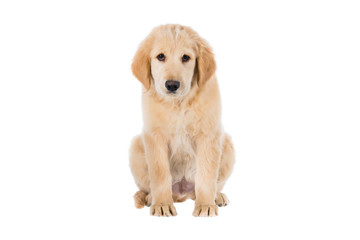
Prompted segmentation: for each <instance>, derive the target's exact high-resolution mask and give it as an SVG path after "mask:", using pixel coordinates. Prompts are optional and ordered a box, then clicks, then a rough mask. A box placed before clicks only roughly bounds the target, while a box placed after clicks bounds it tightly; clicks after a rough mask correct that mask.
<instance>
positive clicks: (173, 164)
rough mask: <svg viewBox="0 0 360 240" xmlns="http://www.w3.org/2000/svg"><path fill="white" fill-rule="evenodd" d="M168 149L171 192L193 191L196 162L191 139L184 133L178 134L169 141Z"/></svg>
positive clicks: (179, 193) (180, 193)
mask: <svg viewBox="0 0 360 240" xmlns="http://www.w3.org/2000/svg"><path fill="white" fill-rule="evenodd" d="M169 150H170V171H171V176H172V182H173V193H176V194H178V195H182V194H186V193H188V192H191V191H193V190H194V186H195V184H194V183H195V173H196V162H195V152H194V146H193V144H192V142H191V139H190V138H189V137H187V135H186V134H184V135H181V134H178V135H177V136H176V137H175V138H173V139H172V141H170V144H169Z"/></svg>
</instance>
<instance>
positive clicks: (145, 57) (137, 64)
mask: <svg viewBox="0 0 360 240" xmlns="http://www.w3.org/2000/svg"><path fill="white" fill-rule="evenodd" d="M149 53H150V40H149V39H145V40H144V41H143V42H142V43H141V44H140V46H139V49H138V50H137V52H136V54H135V57H134V59H133V62H132V65H131V69H132V72H133V74H134V76H135V77H136V78H137V79H138V80H139V81H140V82H141V83H142V84H143V85H144V87H145V89H149V88H150V77H151V73H150V56H149Z"/></svg>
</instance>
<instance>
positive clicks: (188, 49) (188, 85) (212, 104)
mask: <svg viewBox="0 0 360 240" xmlns="http://www.w3.org/2000/svg"><path fill="white" fill-rule="evenodd" d="M215 69H216V64H215V60H214V55H213V53H212V50H211V48H210V46H209V45H208V43H207V42H206V41H205V40H204V39H202V38H201V37H200V36H199V35H198V34H197V33H196V32H195V31H193V30H192V29H191V28H189V27H184V26H181V25H163V26H159V27H156V28H155V29H153V31H152V32H151V33H150V34H149V36H148V37H147V38H146V39H145V40H144V41H143V42H142V43H141V44H140V47H139V49H138V51H137V52H136V54H135V57H134V59H133V63H132V71H133V74H134V75H135V77H136V78H137V79H138V80H139V81H140V82H141V83H142V84H143V94H142V107H143V121H144V127H143V132H142V134H141V135H140V136H136V137H135V138H134V140H133V142H132V144H131V148H130V168H131V171H132V174H133V175H134V178H135V182H136V184H137V186H138V187H139V189H140V191H138V192H137V193H136V194H135V196H134V198H135V206H136V207H137V208H142V207H144V206H145V205H147V206H151V208H150V214H151V215H155V216H175V215H176V210H175V207H174V204H173V203H174V202H182V201H185V200H186V199H188V198H191V199H193V200H195V209H194V211H193V215H194V216H204V217H208V216H215V215H217V214H218V207H217V206H226V205H227V204H228V199H227V197H226V196H225V194H223V193H221V190H222V188H223V186H224V184H225V182H226V180H227V179H228V177H229V176H230V173H231V171H232V168H233V165H234V148H233V145H232V142H231V140H230V137H229V135H227V134H225V133H224V132H223V128H222V125H221V118H220V113H221V107H220V95H219V89H218V83H217V80H216V77H215Z"/></svg>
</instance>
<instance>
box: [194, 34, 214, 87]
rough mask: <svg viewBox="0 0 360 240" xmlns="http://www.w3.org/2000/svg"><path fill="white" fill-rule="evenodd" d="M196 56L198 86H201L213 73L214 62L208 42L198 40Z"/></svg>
mask: <svg viewBox="0 0 360 240" xmlns="http://www.w3.org/2000/svg"><path fill="white" fill-rule="evenodd" d="M198 51H199V53H198V57H197V59H196V61H197V62H196V64H197V71H198V86H199V87H201V86H203V85H204V84H205V83H206V81H207V80H209V79H210V78H211V77H212V76H213V75H214V73H215V70H216V63H215V58H214V54H213V52H212V49H211V47H210V46H209V44H208V43H207V42H206V41H205V40H204V39H200V40H199V41H198Z"/></svg>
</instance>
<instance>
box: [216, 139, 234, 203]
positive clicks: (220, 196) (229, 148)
mask: <svg viewBox="0 0 360 240" xmlns="http://www.w3.org/2000/svg"><path fill="white" fill-rule="evenodd" d="M234 163H235V150H234V146H233V144H232V141H231V138H230V136H229V135H227V134H225V139H224V143H223V149H222V155H221V160H220V168H219V176H218V181H217V192H216V197H215V203H216V205H218V206H219V207H222V206H226V205H228V204H229V199H228V198H227V197H226V195H225V194H224V193H221V190H222V189H223V187H224V185H225V183H226V181H227V179H228V178H229V176H230V174H231V172H232V169H233V167H234Z"/></svg>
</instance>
